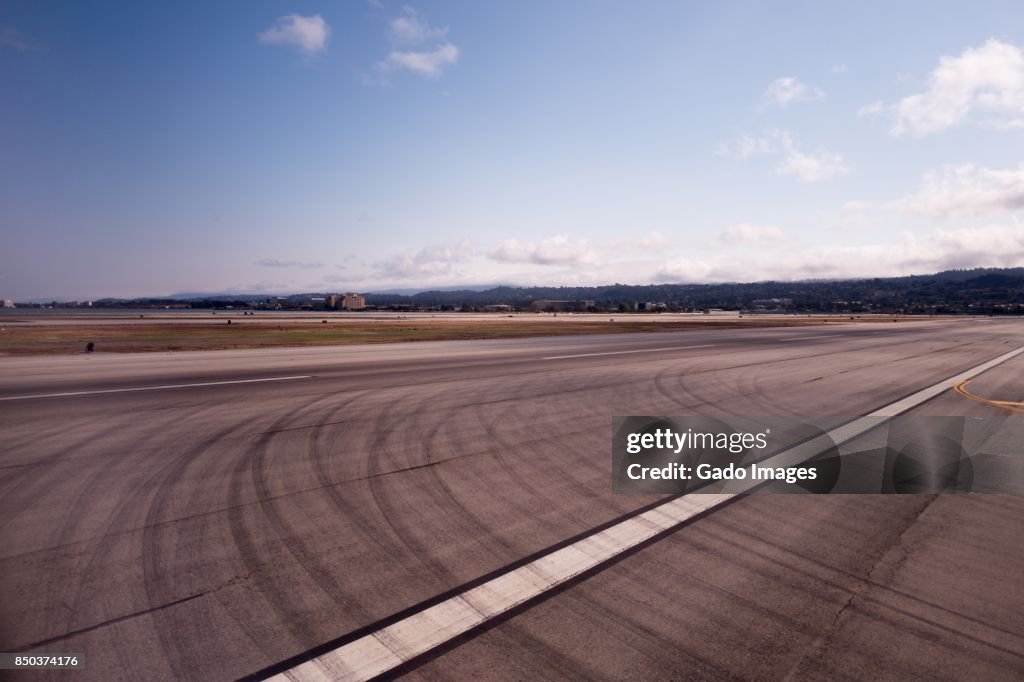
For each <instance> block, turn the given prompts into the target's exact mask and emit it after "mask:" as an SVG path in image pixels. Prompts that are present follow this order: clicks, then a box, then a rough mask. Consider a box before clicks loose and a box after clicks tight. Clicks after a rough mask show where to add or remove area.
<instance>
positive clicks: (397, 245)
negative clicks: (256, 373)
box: [0, 1, 1024, 299]
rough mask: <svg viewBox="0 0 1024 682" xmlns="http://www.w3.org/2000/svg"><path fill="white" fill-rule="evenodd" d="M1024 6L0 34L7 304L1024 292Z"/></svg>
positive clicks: (31, 16)
mask: <svg viewBox="0 0 1024 682" xmlns="http://www.w3.org/2000/svg"><path fill="white" fill-rule="evenodd" d="M1022 20H1024V6H1022V5H1020V3H1019V2H977V3H970V4H967V3H937V2H916V3H910V2H908V3H899V4H898V5H893V4H890V3H855V4H849V5H845V6H837V5H833V4H831V3H828V4H825V3H810V2H807V3H783V4H775V5H774V6H772V7H768V6H764V5H763V4H761V3H752V2H749V3H747V2H743V3H740V2H736V3H706V4H705V5H703V6H697V5H696V4H689V3H673V2H664V3H662V2H650V3H643V4H641V5H636V4H634V3H619V4H615V3H609V2H574V3H569V2H562V3H540V2H531V3H510V4H505V5H498V4H494V3H470V2H464V3H441V2H416V3H412V4H402V3H391V2H383V1H380V2H376V1H374V2H348V3H339V2H296V3H290V4H283V3H276V2H275V3H271V2H233V3H227V2H225V3H201V4H200V3H189V4H185V3H167V4H153V5H139V4H137V3H127V2H124V3H115V2H111V3H96V4H94V3H88V4H86V3H71V2H67V3H57V2H8V3H5V4H4V5H3V6H0V91H2V92H3V98H2V100H0V232H2V235H3V245H2V247H0V298H14V299H28V298H42V297H59V298H63V297H68V298H97V297H101V296H140V295H165V294H172V293H175V292H181V291H236V292H252V293H258V292H264V291H265V292H275V293H276V292H281V293H284V292H292V291H325V290H330V291H337V290H381V289H390V288H417V287H430V286H451V285H458V284H468V285H482V284H491V283H507V284H523V285H530V284H542V285H562V284H565V285H590V284H605V283H612V282H624V283H630V284H647V283H651V282H716V281H730V280H740V281H752V280H761V279H806V278H824V277H849V276H875V275H877V276H886V275H899V274H912V273H927V272H934V271H936V270H941V269H945V268H950V267H972V266H1020V265H1024V222H1022V220H1021V218H1022V211H1024V157H1022V151H1024V21H1022Z"/></svg>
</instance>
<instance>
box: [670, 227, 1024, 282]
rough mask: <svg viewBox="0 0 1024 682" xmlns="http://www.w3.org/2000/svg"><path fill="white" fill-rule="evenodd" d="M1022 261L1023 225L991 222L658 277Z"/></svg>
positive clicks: (704, 262) (767, 275)
mask: <svg viewBox="0 0 1024 682" xmlns="http://www.w3.org/2000/svg"><path fill="white" fill-rule="evenodd" d="M1020 266H1024V228H1022V227H1020V226H1007V225H989V226H986V227H978V228H963V229H957V230H936V231H933V232H930V233H927V234H924V235H919V234H913V233H908V234H906V235H904V236H903V238H902V241H899V242H896V243H890V244H864V245H850V246H838V245H837V246H823V247H813V248H805V249H792V248H778V249H775V250H760V251H758V252H756V253H751V254H748V255H745V256H737V255H736V254H735V253H730V254H720V255H715V256H709V257H706V258H703V259H700V260H691V259H687V258H681V259H668V260H666V261H665V262H664V263H663V264H662V265H661V266H660V267H658V268H657V269H656V270H655V271H654V273H653V275H652V278H653V280H654V281H657V282H680V283H687V282H694V283H699V282H749V281H759V280H799V279H846V278H855V277H894V276H899V275H909V274H922V273H931V272H938V271H941V270H949V269H952V268H972V267H1020Z"/></svg>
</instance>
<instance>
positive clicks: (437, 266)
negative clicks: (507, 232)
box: [373, 241, 476, 280]
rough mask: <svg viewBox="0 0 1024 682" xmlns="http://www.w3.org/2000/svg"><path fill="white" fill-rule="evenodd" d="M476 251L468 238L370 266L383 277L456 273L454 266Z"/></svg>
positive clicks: (419, 276)
mask: <svg viewBox="0 0 1024 682" xmlns="http://www.w3.org/2000/svg"><path fill="white" fill-rule="evenodd" d="M475 252H476V249H475V248H474V246H473V244H472V243H471V242H469V241H462V242H459V243H457V244H448V245H434V246H425V247H423V248H422V249H420V250H419V251H417V252H416V253H405V254H398V255H395V256H391V257H390V258H388V259H387V260H383V261H380V262H377V263H374V264H373V268H374V270H375V271H376V273H377V275H378V277H379V278H381V279H383V280H408V279H416V278H421V279H422V278H427V279H429V278H432V277H437V276H448V275H452V274H455V266H456V265H458V264H460V263H465V262H467V261H469V260H470V259H471V258H472V257H473V255H474V254H475Z"/></svg>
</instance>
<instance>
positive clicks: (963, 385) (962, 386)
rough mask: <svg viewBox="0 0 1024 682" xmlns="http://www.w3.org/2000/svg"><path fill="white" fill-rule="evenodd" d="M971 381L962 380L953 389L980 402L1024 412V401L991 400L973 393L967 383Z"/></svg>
mask: <svg viewBox="0 0 1024 682" xmlns="http://www.w3.org/2000/svg"><path fill="white" fill-rule="evenodd" d="M969 383H971V380H970V379H968V380H967V381H961V382H960V383H958V384H957V385H956V386H954V387H953V390H954V391H956V392H957V393H959V394H960V395H962V396H963V397H965V398H970V399H971V400H977V401H978V402H979V403H985V404H986V405H992V406H993V407H1001V408H1003V409H1004V410H1010V411H1011V412H1024V402H1014V401H1011V400H990V399H989V398H983V397H982V396H980V395H978V394H976V393H971V392H970V391H968V390H967V384H969Z"/></svg>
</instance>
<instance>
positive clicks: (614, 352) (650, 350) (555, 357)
mask: <svg viewBox="0 0 1024 682" xmlns="http://www.w3.org/2000/svg"><path fill="white" fill-rule="evenodd" d="M714 347H715V344H713V343H705V344H703V345H701V346H673V347H671V348H640V349H638V350H611V351H608V352H606V353H580V354H579V355H552V356H550V357H547V358H541V359H542V360H565V359H567V358H596V357H597V356H599V355H626V354H627V353H661V352H662V351H666V350H690V349H691V348H714Z"/></svg>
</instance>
